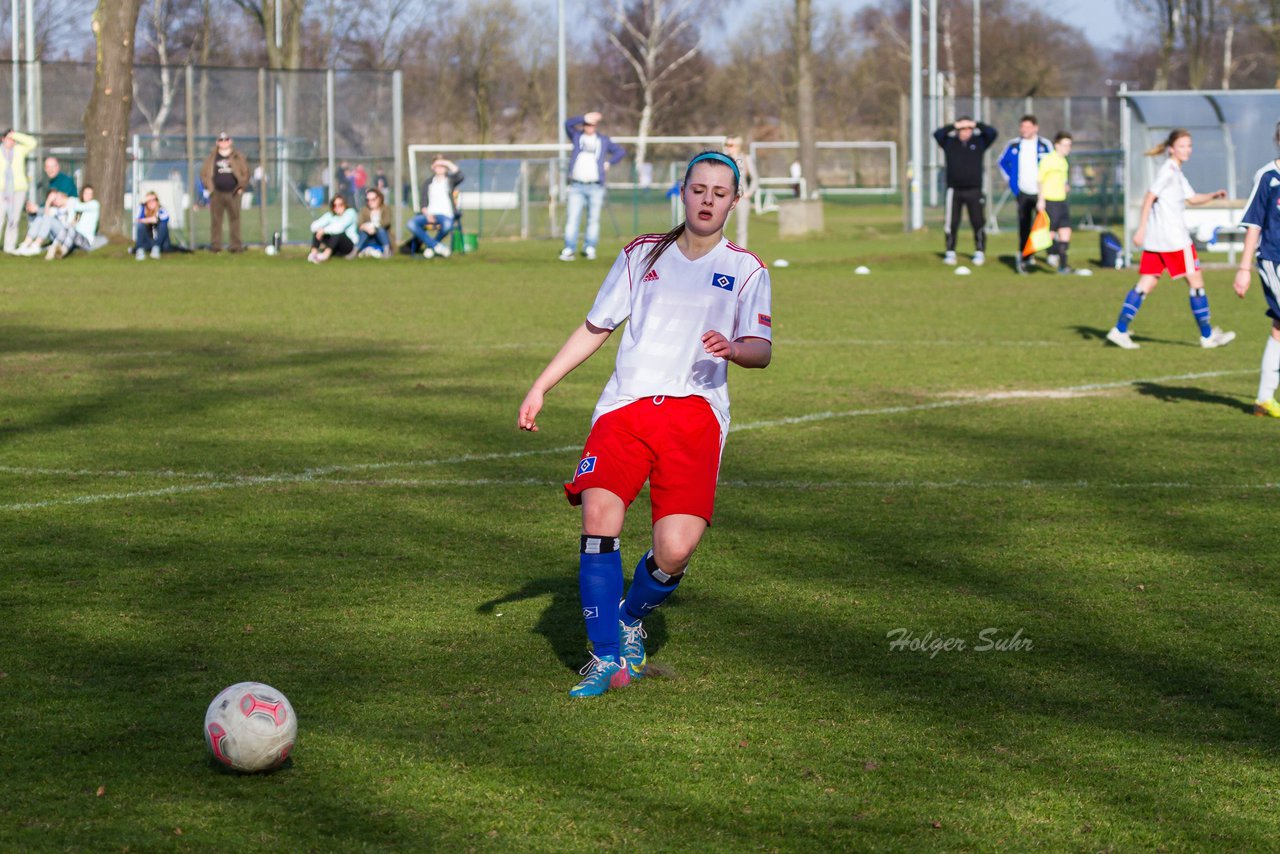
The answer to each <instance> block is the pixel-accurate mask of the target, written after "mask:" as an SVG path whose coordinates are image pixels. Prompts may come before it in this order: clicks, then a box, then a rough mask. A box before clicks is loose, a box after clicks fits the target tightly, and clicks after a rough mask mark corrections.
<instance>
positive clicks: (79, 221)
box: [44, 184, 106, 261]
mask: <svg viewBox="0 0 1280 854" xmlns="http://www.w3.org/2000/svg"><path fill="white" fill-rule="evenodd" d="M93 196H94V193H93V187H92V186H90V185H89V184H85V185H84V186H83V187H82V188H81V189H80V199H79V200H78V201H77V200H74V199H73V200H71V201H70V202H69V204H68V205H67V209H68V211H69V213H70V214H71V216H73V217H75V225H74V226H72V225H71V223H70V222H67V223H66V224H63V225H61V226H60V227H59V226H55V227H54V229H53V230H52V231H51V232H50V234H49V237H50V238H51V239H52V240H53V243H51V244H50V245H49V251H48V252H47V253H45V256H44V258H45V260H46V261H52V260H54V259H55V258H65V257H66V256H67V255H69V254H71V252H72V251H73V250H76V249H81V250H84V251H86V252H88V251H90V250H92V249H95V248H97V240H98V217H99V215H100V214H101V207H100V206H99V204H98V200H97V199H95V198H94V197H93ZM105 239H106V238H103V240H104V241H105Z"/></svg>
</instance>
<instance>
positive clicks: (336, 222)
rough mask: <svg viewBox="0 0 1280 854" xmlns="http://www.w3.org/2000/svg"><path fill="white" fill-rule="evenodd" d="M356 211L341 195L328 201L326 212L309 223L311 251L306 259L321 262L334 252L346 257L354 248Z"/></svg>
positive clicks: (314, 262)
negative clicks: (348, 205)
mask: <svg viewBox="0 0 1280 854" xmlns="http://www.w3.org/2000/svg"><path fill="white" fill-rule="evenodd" d="M356 233H357V232H356V213H355V211H353V210H351V208H349V207H347V200H346V199H345V198H344V197H343V196H342V195H337V196H334V197H333V199H332V200H331V201H330V202H329V211H328V213H326V214H324V215H323V216H321V217H320V218H319V219H318V220H316V221H315V222H313V223H311V234H312V235H313V236H312V238H311V252H309V253H308V254H307V260H308V261H310V262H311V263H312V264H323V263H324V262H325V261H328V260H329V259H330V258H331V257H333V255H334V254H335V253H336V254H338V255H341V256H343V257H346V256H348V255H350V254H352V253H353V252H355V248H356Z"/></svg>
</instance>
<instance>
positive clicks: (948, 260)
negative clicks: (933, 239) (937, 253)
mask: <svg viewBox="0 0 1280 854" xmlns="http://www.w3.org/2000/svg"><path fill="white" fill-rule="evenodd" d="M942 263H943V264H950V265H951V266H952V267H954V266H955V265H956V253H954V252H948V253H947V254H946V255H943V256H942Z"/></svg>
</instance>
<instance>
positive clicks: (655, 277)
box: [640, 270, 658, 282]
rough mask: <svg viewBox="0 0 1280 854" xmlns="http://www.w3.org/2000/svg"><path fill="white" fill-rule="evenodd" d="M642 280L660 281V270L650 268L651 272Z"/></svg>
mask: <svg viewBox="0 0 1280 854" xmlns="http://www.w3.org/2000/svg"><path fill="white" fill-rule="evenodd" d="M640 281H642V282H656V281H658V271H657V270H650V271H649V272H647V273H645V274H644V278H643V279H641V280H640Z"/></svg>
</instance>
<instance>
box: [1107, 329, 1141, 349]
mask: <svg viewBox="0 0 1280 854" xmlns="http://www.w3.org/2000/svg"><path fill="white" fill-rule="evenodd" d="M1107 340H1108V341H1110V342H1111V343H1112V344H1115V345H1116V346H1117V347H1119V348H1121V349H1122V350H1137V349H1138V342H1137V341H1134V340H1133V339H1132V338H1130V337H1129V333H1128V332H1121V331H1120V330H1119V329H1116V328H1115V327H1114V326H1113V327H1111V331H1110V332H1108V333H1107Z"/></svg>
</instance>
